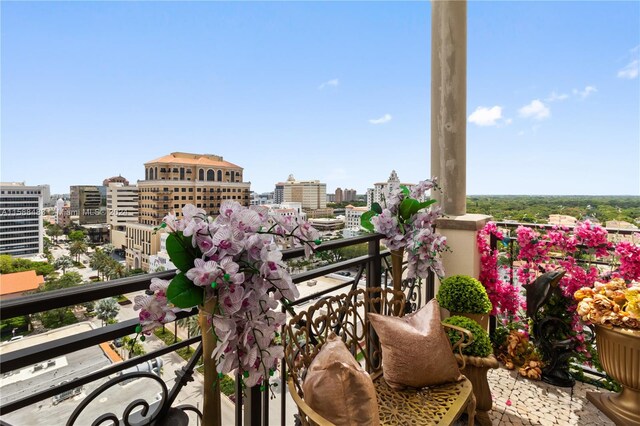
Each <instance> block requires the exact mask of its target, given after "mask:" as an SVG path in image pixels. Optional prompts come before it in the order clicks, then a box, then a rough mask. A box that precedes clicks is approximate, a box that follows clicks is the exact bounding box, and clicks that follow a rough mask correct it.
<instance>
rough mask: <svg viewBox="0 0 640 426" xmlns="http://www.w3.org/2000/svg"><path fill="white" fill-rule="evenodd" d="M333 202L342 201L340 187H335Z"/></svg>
mask: <svg viewBox="0 0 640 426" xmlns="http://www.w3.org/2000/svg"><path fill="white" fill-rule="evenodd" d="M334 196H335V202H336V203H341V202H343V201H344V196H343V194H342V188H336V192H335V195H334Z"/></svg>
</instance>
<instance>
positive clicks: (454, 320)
mask: <svg viewBox="0 0 640 426" xmlns="http://www.w3.org/2000/svg"><path fill="white" fill-rule="evenodd" d="M442 322H444V323H445V324H451V325H455V326H458V327H462V328H466V329H467V330H469V331H470V332H471V334H473V343H471V344H470V345H469V346H467V347H466V348H463V349H462V353H463V355H468V356H478V357H480V358H486V357H488V356H489V355H491V352H492V350H493V349H492V347H491V340H490V339H489V334H488V333H487V332H486V331H485V330H483V329H482V327H480V326H479V325H478V323H477V322H475V321H474V320H472V319H469V318H465V317H461V316H453V317H450V318H447V319H446V320H444V321H442ZM447 336H448V337H449V341H450V342H451V344H452V345H454V344H456V343H457V342H458V340H459V339H460V333H457V332H456V331H453V330H448V331H447Z"/></svg>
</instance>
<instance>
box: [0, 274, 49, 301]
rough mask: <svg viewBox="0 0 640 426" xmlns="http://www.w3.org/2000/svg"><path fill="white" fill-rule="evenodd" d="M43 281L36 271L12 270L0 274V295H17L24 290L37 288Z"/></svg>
mask: <svg viewBox="0 0 640 426" xmlns="http://www.w3.org/2000/svg"><path fill="white" fill-rule="evenodd" d="M43 283H44V278H43V277H42V275H36V271H24V272H14V273H12V274H1V275H0V296H7V295H19V294H22V293H24V292H26V291H33V290H37V288H38V287H40V284H43Z"/></svg>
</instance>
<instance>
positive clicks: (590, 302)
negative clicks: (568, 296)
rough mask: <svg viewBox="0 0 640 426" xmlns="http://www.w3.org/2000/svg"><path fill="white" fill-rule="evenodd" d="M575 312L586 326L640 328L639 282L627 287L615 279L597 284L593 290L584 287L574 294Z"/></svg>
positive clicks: (620, 280)
mask: <svg viewBox="0 0 640 426" xmlns="http://www.w3.org/2000/svg"><path fill="white" fill-rule="evenodd" d="M574 297H575V299H576V300H577V301H578V308H577V313H578V315H580V317H581V318H582V320H583V321H584V322H586V323H587V324H597V325H603V326H605V327H613V326H618V327H626V328H637V329H640V283H638V282H632V283H631V284H630V285H629V286H627V285H626V283H625V282H624V280H623V279H621V278H614V279H613V280H611V281H609V282H608V283H604V284H603V283H600V282H597V283H596V284H595V286H594V287H593V288H591V287H584V288H581V289H579V290H577V291H576V292H575V294H574Z"/></svg>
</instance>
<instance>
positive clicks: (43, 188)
mask: <svg viewBox="0 0 640 426" xmlns="http://www.w3.org/2000/svg"><path fill="white" fill-rule="evenodd" d="M38 188H40V192H41V193H42V207H53V206H54V205H55V201H56V200H57V198H56V199H55V200H52V199H51V187H50V186H49V185H46V184H43V185H38Z"/></svg>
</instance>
